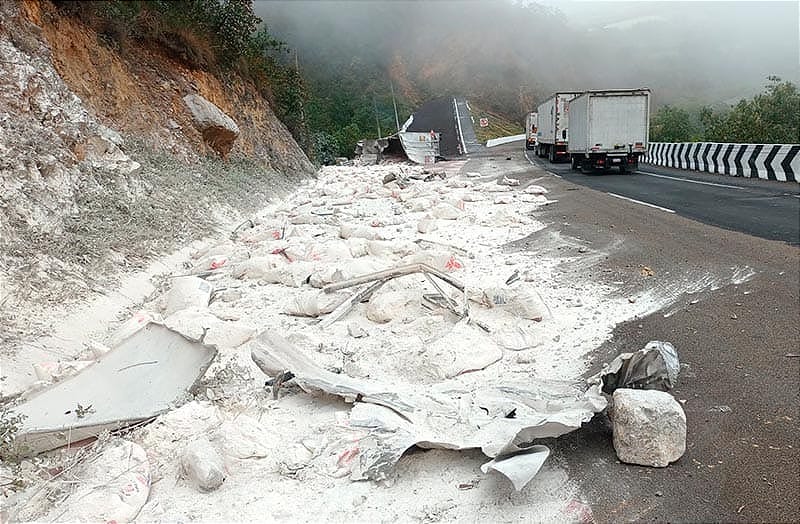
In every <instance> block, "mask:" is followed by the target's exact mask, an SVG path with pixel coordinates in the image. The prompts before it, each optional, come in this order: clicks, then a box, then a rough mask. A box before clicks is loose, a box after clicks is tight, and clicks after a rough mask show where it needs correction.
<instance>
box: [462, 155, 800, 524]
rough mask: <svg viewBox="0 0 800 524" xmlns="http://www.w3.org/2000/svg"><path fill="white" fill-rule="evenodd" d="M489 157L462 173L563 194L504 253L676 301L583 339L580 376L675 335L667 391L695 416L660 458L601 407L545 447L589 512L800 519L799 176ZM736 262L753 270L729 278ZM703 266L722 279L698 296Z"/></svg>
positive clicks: (566, 275) (665, 518)
mask: <svg viewBox="0 0 800 524" xmlns="http://www.w3.org/2000/svg"><path fill="white" fill-rule="evenodd" d="M490 151H491V154H490V155H489V156H483V155H481V156H479V157H477V158H471V159H470V160H469V162H468V164H467V166H465V169H466V170H469V171H477V172H481V173H483V174H484V175H486V176H489V175H491V176H496V177H497V178H501V177H502V176H504V175H505V176H508V177H513V178H517V179H519V180H520V181H521V183H522V185H523V186H524V185H525V183H526V182H534V183H536V184H539V185H542V186H544V187H545V188H546V189H548V191H549V193H548V194H547V197H548V198H549V199H551V200H553V201H555V202H554V203H553V204H551V205H548V206H545V207H543V208H541V209H540V210H538V211H537V212H536V213H535V215H536V216H535V218H536V219H537V220H540V221H542V222H543V223H545V224H546V227H545V229H543V230H541V231H537V232H536V233H533V234H531V235H529V236H527V237H525V238H522V239H518V240H515V241H514V242H511V243H510V244H509V245H508V246H506V248H507V249H509V250H514V249H525V250H527V251H530V252H531V256H532V257H536V256H537V253H541V252H547V253H549V254H551V255H552V254H556V255H557V256H558V255H559V254H563V255H562V256H563V257H564V261H563V262H562V264H561V266H560V267H559V269H560V271H559V274H558V276H557V277H556V278H559V279H565V280H566V281H570V280H571V279H577V278H586V277H587V276H589V277H590V278H592V279H596V280H598V281H601V282H607V283H608V284H609V285H614V286H617V287H619V286H620V285H621V287H619V289H620V291H619V292H620V293H622V296H627V297H635V296H637V295H638V294H640V293H642V292H644V291H645V290H656V292H661V291H663V292H664V293H667V294H670V293H672V294H673V296H674V302H672V304H671V305H669V306H666V307H664V308H662V309H661V310H659V311H656V312H654V313H652V314H650V315H647V316H645V317H642V318H635V319H632V320H630V321H628V322H625V323H623V324H621V325H618V326H617V327H616V328H615V330H614V332H613V335H612V337H611V338H610V339H609V340H608V341H607V342H606V343H604V344H603V345H602V346H600V347H598V348H593V349H592V348H587V351H588V353H587V355H586V359H587V361H588V362H589V364H590V369H589V371H588V372H587V376H590V375H592V374H593V373H596V372H597V371H599V369H600V366H601V364H602V363H603V362H607V361H609V360H610V359H611V358H613V356H615V355H617V354H619V353H620V352H623V351H635V350H637V349H639V348H641V347H644V345H645V344H646V343H647V342H648V341H650V340H666V341H669V342H671V343H672V344H673V345H674V346H675V347H676V348H677V350H678V354H679V357H680V360H681V373H680V376H679V378H678V385H677V387H676V388H675V389H674V390H673V391H672V394H673V395H674V396H675V398H676V399H678V400H679V401H680V402H681V404H682V406H683V408H684V411H685V413H686V417H687V448H686V453H685V454H684V456H683V457H682V458H681V459H679V460H678V461H677V462H675V463H673V464H671V465H670V466H669V467H667V468H648V467H641V466H632V465H628V464H624V463H621V462H620V461H619V460H618V459H617V457H616V454H615V452H614V448H613V445H612V435H611V430H610V427H609V425H608V423H607V421H606V420H605V419H604V417H602V416H598V417H595V418H594V419H592V421H591V422H590V423H589V424H587V425H585V426H584V427H583V428H582V429H581V430H579V431H576V432H573V433H570V434H568V435H564V436H562V437H559V438H557V439H547V441H543V442H540V443H543V444H547V445H548V446H550V447H551V449H552V450H553V459H554V460H557V461H559V463H560V464H563V465H564V466H565V467H566V468H567V470H568V472H569V477H570V479H571V480H574V481H575V482H577V483H578V485H579V486H580V490H581V497H582V499H581V501H582V502H583V503H585V504H587V505H588V506H589V507H590V508H591V511H592V515H593V517H592V519H591V520H593V521H596V522H631V521H637V522H641V521H655V522H798V521H800V497H798V495H799V494H800V475H798V466H799V464H800V452H799V451H798V450H800V358H798V353H800V351H799V350H798V347H800V248H798V247H795V246H792V245H788V244H787V242H793V243H796V242H797V230H798V226H797V221H798V201H797V200H798V199H797V197H796V195H797V185H793V184H787V183H770V182H768V181H760V180H748V179H732V178H729V177H723V176H719V175H716V176H713V175H706V176H704V175H702V174H699V173H689V172H684V171H676V170H665V169H663V168H658V169H654V168H650V167H649V166H642V169H641V170H640V171H641V172H639V173H637V174H635V175H625V176H621V175H616V174H614V175H606V176H587V175H581V174H577V173H575V174H573V173H572V172H570V170H569V166H563V165H556V166H552V165H551V164H549V163H544V164H543V166H544V167H540V163H539V161H538V159H534V160H533V162H531V161H529V160H528V158H527V156H530V157H531V158H533V156H532V155H527V156H526V155H525V151H524V150H523V148H522V147H521V144H513V145H509V146H501V147H498V148H491V149H490ZM531 164H534V165H531ZM548 172H549V173H550V174H548ZM646 173H654V174H655V175H659V176H653V175H648V174H646ZM665 177H669V178H665ZM700 182H703V183H700ZM709 184H714V185H709ZM728 186H731V187H728ZM612 193H613V195H612ZM615 195H617V196H615ZM620 196H622V197H625V198H628V199H630V200H626V199H624V198H619V197H620ZM654 206H657V207H654ZM693 207H697V208H698V209H693ZM671 211H674V212H671ZM717 224H719V225H721V226H722V227H717ZM554 233H555V234H554ZM759 237H761V238H759ZM770 238H777V240H770ZM577 246H584V247H583V249H584V251H579V250H578V247H577ZM581 253H585V254H584V255H581ZM593 254H599V255H600V256H599V257H595V258H589V257H591V256H592V255H593ZM581 257H586V258H581ZM642 266H647V267H648V268H651V270H652V274H647V275H643V274H642V273H641V271H640V270H641V267H642ZM736 268H747V270H748V271H749V272H751V273H750V274H751V277H750V278H749V280H748V279H731V278H730V277H731V274H732V271H736ZM704 275H711V276H713V277H714V278H717V277H719V278H723V279H726V278H727V280H726V281H725V282H722V281H721V282H722V283H720V284H719V285H714V286H708V287H706V288H705V289H703V291H699V292H692V293H691V294H689V291H688V290H691V289H692V287H693V284H694V283H695V282H696V281H699V280H702V279H703V276H704ZM659 290H660V291H659ZM584 329H592V326H585V327H584ZM537 443H539V442H537ZM584 521H587V520H584Z"/></svg>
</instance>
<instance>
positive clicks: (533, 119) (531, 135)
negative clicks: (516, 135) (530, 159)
mask: <svg viewBox="0 0 800 524" xmlns="http://www.w3.org/2000/svg"><path fill="white" fill-rule="evenodd" d="M538 119H539V115H538V114H537V113H528V115H527V116H526V117H525V149H536V133H537V132H538V131H539V129H538V128H537V127H536V126H538V125H539V124H538Z"/></svg>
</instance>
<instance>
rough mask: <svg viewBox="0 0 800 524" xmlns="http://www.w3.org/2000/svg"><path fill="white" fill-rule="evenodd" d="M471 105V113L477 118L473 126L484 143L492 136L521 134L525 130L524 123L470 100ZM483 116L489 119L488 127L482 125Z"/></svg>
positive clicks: (476, 134)
mask: <svg viewBox="0 0 800 524" xmlns="http://www.w3.org/2000/svg"><path fill="white" fill-rule="evenodd" d="M469 107H470V115H471V116H472V118H473V119H474V120H475V123H474V124H473V127H474V128H475V136H477V137H478V140H479V141H480V142H482V143H484V144H485V143H486V141H487V140H490V139H492V138H501V137H504V136H511V135H520V134H522V133H524V132H525V129H524V128H523V126H522V124H520V123H519V122H515V121H512V120H509V119H508V118H506V117H504V116H502V115H500V114H497V113H494V112H492V111H486V110H484V109H481V108H480V107H479V106H478V105H477V104H475V103H474V102H472V101H470V102H469ZM481 118H488V119H489V125H488V126H487V127H481V126H480V119H481Z"/></svg>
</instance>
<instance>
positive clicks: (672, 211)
mask: <svg viewBox="0 0 800 524" xmlns="http://www.w3.org/2000/svg"><path fill="white" fill-rule="evenodd" d="M606 194H607V195H611V196H612V197H616V198H621V199H622V200H627V201H628V202H633V203H634V204H641V205H643V206H647V207H652V208H655V209H660V210H661V211H665V212H667V213H675V210H674V209H669V208H666V207H661V206H657V205H655V204H651V203H650V202H642V201H641V200H636V199H634V198H628V197H626V196H622V195H618V194H616V193H611V192H607V193H606Z"/></svg>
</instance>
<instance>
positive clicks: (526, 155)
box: [522, 151, 562, 178]
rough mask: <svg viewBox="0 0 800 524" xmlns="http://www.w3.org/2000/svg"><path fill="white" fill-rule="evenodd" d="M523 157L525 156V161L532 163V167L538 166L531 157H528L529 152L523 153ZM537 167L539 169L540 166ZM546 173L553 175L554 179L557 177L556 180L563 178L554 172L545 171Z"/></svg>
mask: <svg viewBox="0 0 800 524" xmlns="http://www.w3.org/2000/svg"><path fill="white" fill-rule="evenodd" d="M522 156H524V157H525V160H527V161H528V162H530V164H531V165H532V166H536V163H535V162H534V161H533V160H531V159H530V157H529V156H528V152H527V151H525V152H524V153H522ZM536 167H539V166H536ZM545 172H546V173H548V174H551V175H553V176H554V177H556V178H562V177H561V175H558V174H556V173H554V172H552V171H548V170H547V169H545Z"/></svg>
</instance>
